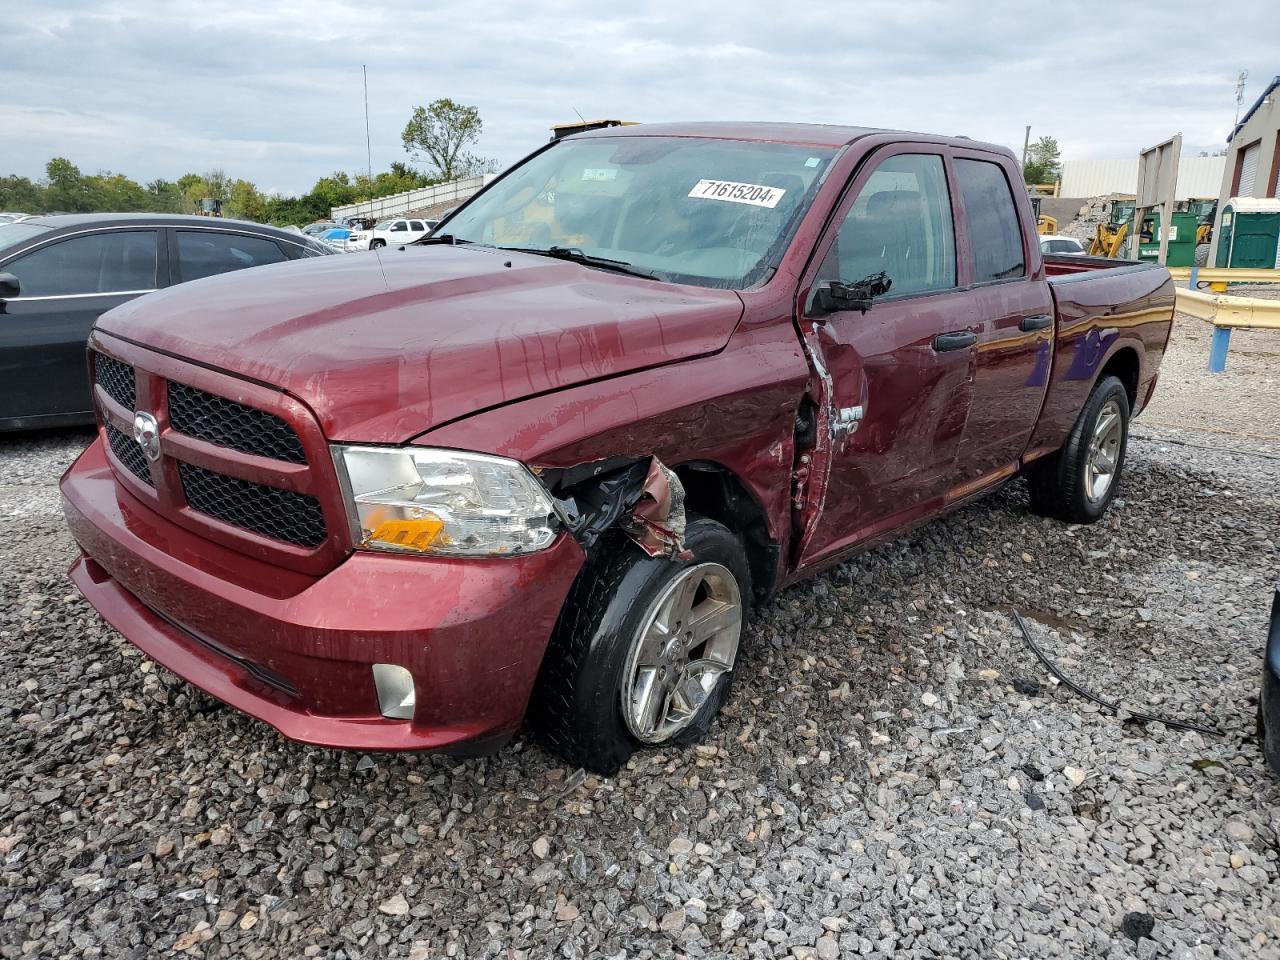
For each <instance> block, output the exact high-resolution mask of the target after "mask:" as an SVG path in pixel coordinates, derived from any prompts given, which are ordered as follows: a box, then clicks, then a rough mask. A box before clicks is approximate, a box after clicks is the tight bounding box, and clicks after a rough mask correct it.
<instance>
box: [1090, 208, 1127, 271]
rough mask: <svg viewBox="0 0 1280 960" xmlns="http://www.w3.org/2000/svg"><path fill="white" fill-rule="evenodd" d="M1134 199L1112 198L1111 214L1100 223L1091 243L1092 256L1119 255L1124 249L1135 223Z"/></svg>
mask: <svg viewBox="0 0 1280 960" xmlns="http://www.w3.org/2000/svg"><path fill="white" fill-rule="evenodd" d="M1134 203H1135V201H1133V200H1112V201H1111V216H1110V217H1108V218H1107V220H1106V222H1105V223H1100V224H1098V230H1097V233H1096V234H1094V237H1093V242H1092V243H1091V244H1089V255H1090V256H1092V257H1118V256H1120V251H1121V250H1122V249H1124V242H1125V240H1126V239H1127V238H1128V236H1129V229H1130V227H1131V226H1132V223H1133V208H1134Z"/></svg>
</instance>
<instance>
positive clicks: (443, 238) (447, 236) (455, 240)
mask: <svg viewBox="0 0 1280 960" xmlns="http://www.w3.org/2000/svg"><path fill="white" fill-rule="evenodd" d="M471 242H472V241H470V240H463V239H462V238H461V237H455V236H454V235H453V234H452V233H441V234H437V235H435V236H431V237H423V238H422V239H421V240H415V241H413V243H412V244H411V246H414V247H425V246H426V245H427V244H429V243H447V244H450V245H451V246H461V245H462V244H464V243H471Z"/></svg>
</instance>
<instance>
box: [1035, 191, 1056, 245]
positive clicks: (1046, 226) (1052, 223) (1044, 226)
mask: <svg viewBox="0 0 1280 960" xmlns="http://www.w3.org/2000/svg"><path fill="white" fill-rule="evenodd" d="M1031 209H1032V211H1033V212H1034V213H1035V215H1036V233H1038V234H1040V236H1042V237H1043V236H1044V235H1045V234H1049V233H1057V232H1058V218H1057V217H1051V216H1049V215H1048V214H1047V213H1041V212H1040V198H1039V197H1038V196H1036V195H1035V194H1032V195H1031Z"/></svg>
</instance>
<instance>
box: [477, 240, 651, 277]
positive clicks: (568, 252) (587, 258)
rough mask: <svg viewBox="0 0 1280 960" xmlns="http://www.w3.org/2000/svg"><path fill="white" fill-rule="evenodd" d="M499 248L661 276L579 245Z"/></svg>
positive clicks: (641, 275)
mask: <svg viewBox="0 0 1280 960" xmlns="http://www.w3.org/2000/svg"><path fill="white" fill-rule="evenodd" d="M499 249H500V250H512V251H515V252H516V253H532V254H534V255H535V256H539V257H552V258H554V259H556V260H570V261H572V262H573V263H580V264H582V265H583V266H586V267H599V268H600V269H601V270H612V271H614V272H615V273H625V274H629V275H630V276H633V277H644V278H645V279H646V280H661V279H662V276H661V275H659V274H658V273H657V272H656V271H654V270H645V269H643V268H642V267H634V266H632V265H631V264H630V263H628V262H627V261H626V260H611V259H609V258H608V257H597V256H593V255H592V254H590V253H587V252H585V251H584V250H582V249H580V248H579V247H546V248H542V247H499Z"/></svg>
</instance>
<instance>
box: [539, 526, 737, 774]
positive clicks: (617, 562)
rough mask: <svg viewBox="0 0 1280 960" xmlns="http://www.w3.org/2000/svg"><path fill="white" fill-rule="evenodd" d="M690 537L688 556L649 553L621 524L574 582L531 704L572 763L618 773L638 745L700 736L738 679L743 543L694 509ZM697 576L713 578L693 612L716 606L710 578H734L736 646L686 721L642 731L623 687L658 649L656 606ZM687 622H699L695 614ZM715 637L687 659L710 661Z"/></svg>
mask: <svg viewBox="0 0 1280 960" xmlns="http://www.w3.org/2000/svg"><path fill="white" fill-rule="evenodd" d="M685 546H686V547H687V548H688V549H689V551H690V552H691V553H692V559H690V560H686V561H675V560H670V559H667V558H665V557H649V556H647V555H646V554H644V553H643V552H642V551H641V550H640V549H639V548H638V547H636V546H635V544H633V543H631V542H630V541H629V540H627V539H625V538H624V537H623V536H622V535H621V534H618V535H616V539H614V540H613V541H612V542H610V543H608V544H601V548H600V550H599V552H598V555H597V559H596V560H594V561H592V562H590V563H589V564H588V566H587V567H585V568H584V569H583V571H582V572H581V573H580V574H579V575H578V578H577V580H576V581H575V583H574V585H573V587H572V589H571V590H570V591H569V596H568V598H567V599H566V600H565V604H564V609H563V610H562V612H561V614H560V619H559V622H558V623H557V624H556V627H555V630H554V631H553V633H552V637H551V642H550V644H549V645H548V647H547V652H546V656H545V657H544V659H543V662H542V668H541V670H540V671H539V674H538V680H537V683H536V684H535V686H534V692H533V697H532V699H531V701H530V705H529V714H528V723H529V726H530V727H531V728H532V729H533V730H534V731H535V732H536V733H537V735H538V736H539V738H540V739H541V740H542V742H543V743H545V744H546V745H547V747H548V748H549V749H550V750H551V751H552V752H554V753H556V754H558V755H559V756H560V757H562V758H563V759H565V760H566V761H568V762H569V763H571V764H573V765H575V766H580V767H585V768H586V769H588V770H590V771H592V772H594V773H598V774H603V775H606V776H609V775H612V774H614V773H616V772H617V770H618V768H619V767H621V766H622V765H623V764H624V763H626V762H627V760H628V759H629V758H630V756H631V754H632V753H633V752H634V751H635V750H636V749H637V748H639V747H641V746H647V745H656V744H659V743H661V744H677V745H680V746H686V745H690V744H694V743H697V742H699V741H700V740H702V738H703V737H705V736H706V734H707V730H708V729H709V727H710V725H711V722H712V720H713V719H714V718H715V716H716V714H717V713H719V711H720V708H721V706H723V704H724V702H725V699H726V698H727V696H728V693H729V688H730V686H731V685H732V682H733V665H734V664H735V663H736V659H737V653H738V650H739V649H740V641H741V636H742V628H743V627H745V622H746V617H747V613H748V610H747V602H748V600H749V598H750V597H751V578H750V573H749V571H748V566H747V558H746V553H745V551H744V550H743V546H742V543H741V542H740V541H739V540H738V538H737V537H735V536H734V535H733V534H732V533H730V532H729V531H728V530H727V529H726V528H725V527H723V526H722V525H721V524H719V523H717V522H715V521H714V520H708V519H702V518H699V519H691V522H690V523H689V525H688V527H687V529H686V530H685ZM721 571H723V573H721ZM726 575H727V576H726ZM699 578H711V579H707V580H706V581H705V582H703V585H702V586H698V587H697V589H696V590H694V591H693V593H694V594H695V595H696V596H701V597H703V599H702V600H701V601H699V602H697V603H695V604H694V605H693V607H692V609H691V613H694V614H696V613H697V611H698V610H699V609H702V610H704V611H705V610H708V609H716V608H715V607H712V606H704V605H706V604H707V600H708V599H714V595H713V594H712V593H711V592H709V590H707V585H708V584H713V585H714V586H715V587H716V590H717V591H720V592H721V593H722V595H727V594H725V593H724V591H726V590H729V588H730V583H729V579H728V578H731V580H732V585H731V586H732V588H735V589H736V593H737V597H738V609H739V611H740V617H739V620H738V623H739V626H738V630H737V634H736V636H735V637H734V649H733V654H732V656H731V657H729V658H728V660H729V664H728V667H727V669H723V672H718V673H716V674H715V675H714V676H713V675H712V674H711V673H710V672H708V673H706V674H704V675H703V681H702V682H703V683H705V685H706V686H707V688H708V689H706V690H705V691H703V690H701V689H700V688H694V689H695V691H696V692H697V693H696V695H697V696H705V699H704V700H702V701H701V702H700V703H699V704H698V705H697V707H696V708H694V709H692V710H691V711H690V712H689V713H688V715H687V717H686V719H684V720H683V721H680V722H682V723H683V724H684V725H683V727H682V728H680V729H675V730H671V731H668V732H665V735H664V731H663V730H660V729H656V728H655V729H654V730H652V731H649V735H648V736H642V735H640V734H642V733H643V732H644V731H640V733H638V732H637V729H636V728H635V726H636V723H637V721H636V720H635V718H634V715H633V714H632V715H630V716H629V715H628V714H627V713H624V702H625V703H630V701H628V700H626V699H625V697H624V687H626V689H627V691H628V695H631V694H632V693H634V691H636V690H638V689H640V688H641V687H640V686H637V683H636V682H633V683H631V684H628V683H626V679H627V678H628V676H632V677H639V676H641V675H642V674H641V673H639V672H633V671H638V670H639V669H640V668H641V665H640V664H639V662H638V661H639V660H640V659H642V656H641V655H642V653H643V652H645V651H647V650H650V649H652V644H643V643H642V642H641V641H642V640H644V638H645V631H646V628H647V627H649V624H650V622H651V620H652V619H653V618H654V617H655V615H656V614H655V611H656V610H658V609H659V608H662V609H670V608H668V607H664V606H663V605H664V604H665V603H666V602H667V601H668V600H670V599H671V597H673V596H675V595H678V594H679V592H680V587H681V586H686V587H687V586H688V585H690V584H693V583H695V582H699ZM673 603H674V601H673ZM717 603H720V601H717ZM703 615H704V616H705V613H704V614H703ZM689 622H690V624H692V623H693V620H690V621H689ZM668 625H670V622H669V624H668ZM675 625H676V626H677V627H678V626H680V622H679V621H675ZM690 632H691V631H690ZM681 635H682V633H681V631H680V630H679V629H677V630H676V631H675V636H674V637H673V638H672V639H671V640H670V641H668V645H670V644H672V643H676V642H678V639H679V637H680V636H681ZM728 635H729V632H728V628H725V632H724V633H722V634H718V635H717V639H716V640H715V641H714V642H716V643H722V644H727V637H728ZM650 636H652V633H650ZM712 642H713V641H707V645H706V646H702V645H699V646H697V647H694V648H693V649H692V650H691V651H689V654H688V656H689V659H690V660H691V661H694V663H693V664H689V665H688V666H693V665H695V664H697V663H707V662H709V661H708V660H707V659H704V658H707V657H708V656H709V653H708V651H710V649H711V647H710V644H711V643H712ZM698 651H702V652H701V653H700V654H699V653H698ZM686 669H687V668H686ZM679 676H680V677H682V678H683V677H685V676H686V674H683V673H682V674H679ZM689 679H692V677H690V678H689ZM685 682H687V680H686V681H685ZM678 685H679V684H677V686H678ZM641 686H642V685H641ZM677 696H679V694H678V693H672V694H671V695H670V697H669V698H666V699H664V700H663V701H662V702H663V703H664V704H666V706H662V707H660V709H661V711H662V713H663V716H664V718H665V716H666V714H667V711H668V710H670V711H671V712H672V713H676V712H678V711H677V706H676V705H677V702H678V701H677ZM694 699H696V696H695V697H694ZM685 702H687V701H685Z"/></svg>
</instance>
